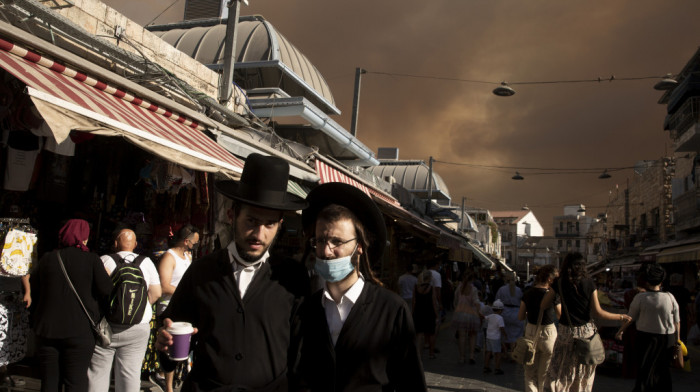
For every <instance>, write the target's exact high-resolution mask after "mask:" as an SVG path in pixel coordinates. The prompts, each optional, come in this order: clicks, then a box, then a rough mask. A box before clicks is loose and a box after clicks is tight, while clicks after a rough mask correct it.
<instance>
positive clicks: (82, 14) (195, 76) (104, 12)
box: [44, 0, 245, 114]
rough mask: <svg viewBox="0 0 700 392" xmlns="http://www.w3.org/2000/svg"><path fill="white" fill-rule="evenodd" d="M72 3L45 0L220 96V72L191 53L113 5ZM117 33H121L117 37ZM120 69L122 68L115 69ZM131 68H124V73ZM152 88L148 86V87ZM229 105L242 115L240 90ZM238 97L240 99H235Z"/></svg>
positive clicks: (102, 35) (81, 0)
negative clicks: (169, 42)
mask: <svg viewBox="0 0 700 392" xmlns="http://www.w3.org/2000/svg"><path fill="white" fill-rule="evenodd" d="M72 3H73V4H74V5H73V6H70V4H68V3H66V2H65V1H63V0H57V1H46V2H44V5H45V6H47V7H49V8H52V9H53V10H54V11H55V12H57V13H59V14H60V15H62V16H63V17H65V18H67V19H68V20H70V21H71V22H73V23H75V24H76V25H78V26H80V27H81V28H83V29H84V30H85V31H86V32H88V33H89V34H92V35H95V36H97V37H99V38H101V39H103V40H105V41H107V42H109V43H111V44H113V45H115V46H118V47H119V48H121V49H123V50H126V51H129V52H132V53H134V54H136V55H138V56H143V57H145V58H146V59H148V60H149V61H151V62H153V63H155V64H158V65H159V66H160V67H162V68H163V69H165V70H167V71H169V72H171V73H172V74H173V75H175V76H176V77H177V78H179V79H181V80H182V81H184V82H185V83H187V84H189V85H190V86H192V87H193V88H195V89H196V90H198V91H199V92H201V93H203V94H205V95H207V96H209V97H211V98H213V99H215V100H216V99H217V97H218V83H219V74H218V73H217V72H215V71H212V70H210V69H209V68H207V67H206V66H205V65H203V64H201V63H199V62H198V61H196V60H194V59H193V58H191V57H189V56H188V55H186V54H184V53H182V52H181V51H179V50H177V49H175V48H174V47H172V46H171V45H170V44H168V43H166V42H165V41H163V40H161V39H160V38H158V37H157V36H156V35H155V34H153V33H151V32H150V31H148V30H146V29H145V28H143V26H141V25H139V24H137V23H136V22H134V21H132V20H130V19H129V18H127V17H126V16H124V15H122V14H120V13H119V12H117V11H116V10H114V9H113V8H111V7H109V6H107V5H106V4H104V3H102V2H101V1H98V0H72ZM117 35H120V36H119V37H117ZM115 71H117V72H119V70H115ZM124 72H127V73H128V70H121V72H119V73H124ZM145 87H149V86H145ZM235 94H236V96H235V97H234V99H232V100H231V102H230V103H229V105H228V108H229V109H231V110H233V111H235V112H237V113H238V114H243V113H244V112H245V110H244V108H243V107H242V106H240V105H236V102H240V103H243V102H245V100H244V99H241V93H240V91H235ZM236 98H238V99H236Z"/></svg>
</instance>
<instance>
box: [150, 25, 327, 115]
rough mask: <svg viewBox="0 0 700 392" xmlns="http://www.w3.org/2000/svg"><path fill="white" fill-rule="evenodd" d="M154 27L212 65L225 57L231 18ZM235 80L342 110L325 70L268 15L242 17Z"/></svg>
mask: <svg viewBox="0 0 700 392" xmlns="http://www.w3.org/2000/svg"><path fill="white" fill-rule="evenodd" d="M148 29H149V30H150V31H151V32H153V33H154V34H156V35H157V36H159V37H160V38H161V39H163V40H164V41H165V42H167V43H169V44H171V45H173V46H174V47H175V48H177V49H179V50H180V51H182V52H183V53H185V54H187V55H189V56H191V57H192V58H194V59H195V60H197V61H199V62H200V63H202V64H205V65H207V66H208V67H210V68H212V69H221V68H222V67H223V63H224V59H223V55H224V38H225V37H226V20H225V19H219V18H216V19H203V20H192V21H185V22H179V23H173V24H168V25H160V26H149V27H148ZM234 72H235V73H234V81H235V82H236V83H237V84H238V85H240V86H241V87H242V88H244V89H246V90H248V91H249V93H250V91H251V90H254V89H280V90H282V91H283V92H284V93H286V95H287V96H292V97H304V98H306V99H308V100H309V101H310V102H312V103H313V104H314V105H316V106H317V107H319V108H321V109H322V110H323V111H324V112H325V113H327V114H340V110H339V109H338V108H336V107H335V100H334V99H333V95H332V94H331V90H330V87H329V86H328V83H326V80H325V79H324V78H323V75H321V73H320V72H319V71H318V69H316V67H315V66H314V65H313V64H312V63H311V61H309V59H308V58H307V57H306V56H304V54H303V53H301V52H300V51H299V50H298V49H297V48H296V47H295V46H294V45H292V44H291V43H290V42H289V41H288V40H287V39H286V38H285V37H284V36H283V35H282V34H280V33H279V32H278V31H277V30H276V29H275V28H274V27H273V26H272V24H271V23H270V22H268V21H266V20H265V19H264V18H263V17H262V16H259V15H255V16H242V17H240V18H239V22H238V25H237V36H236V53H235V65H234Z"/></svg>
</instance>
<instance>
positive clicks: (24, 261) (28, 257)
mask: <svg viewBox="0 0 700 392" xmlns="http://www.w3.org/2000/svg"><path fill="white" fill-rule="evenodd" d="M0 225H1V226H0V233H4V234H5V235H4V245H3V249H2V255H1V256H0V275H4V276H24V275H26V274H28V273H29V270H30V268H31V266H32V263H33V262H35V261H36V259H37V251H36V243H37V239H38V238H37V234H36V231H35V230H34V229H33V228H32V227H31V226H29V220H28V219H15V218H4V219H0Z"/></svg>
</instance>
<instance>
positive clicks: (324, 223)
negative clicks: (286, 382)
mask: <svg viewBox="0 0 700 392" xmlns="http://www.w3.org/2000/svg"><path fill="white" fill-rule="evenodd" d="M307 200H308V201H309V204H310V205H309V208H308V209H307V210H304V211H303V212H302V224H303V226H304V232H305V234H306V235H307V236H311V238H310V239H309V244H310V245H311V246H312V247H313V248H314V250H315V254H316V262H315V266H314V269H315V270H316V272H317V273H318V274H319V275H320V276H321V277H322V278H323V279H324V280H325V285H324V288H323V289H322V290H320V291H318V292H316V293H315V294H313V295H312V296H311V297H309V298H308V300H307V301H306V302H305V304H304V306H303V310H302V311H300V314H301V320H302V326H303V327H302V330H303V333H302V336H303V345H302V350H301V364H300V375H301V378H302V382H301V384H302V387H303V388H302V390H309V391H318V392H325V391H338V392H341V391H347V392H349V391H359V390H363V391H365V390H367V391H370V390H371V391H379V390H382V391H425V390H426V385H425V377H424V375H423V367H422V365H421V361H420V358H419V355H418V350H417V348H416V344H415V331H414V328H413V320H412V317H411V312H410V310H409V308H408V306H407V304H406V303H405V302H404V301H403V300H402V299H401V297H399V296H398V295H396V294H395V293H393V292H391V291H389V290H387V289H385V288H383V287H381V286H382V284H381V282H380V281H379V280H378V279H377V278H376V277H375V276H374V273H373V272H372V265H373V264H374V265H376V263H378V262H379V260H380V259H381V256H382V253H383V252H384V248H385V247H386V226H385V225H384V219H383V218H382V214H381V212H380V211H379V208H377V206H376V204H374V202H373V201H372V199H370V198H369V196H367V195H366V194H365V193H363V192H362V191H360V190H359V189H357V188H355V187H353V186H350V185H346V184H342V183H328V184H323V185H320V186H318V187H316V188H314V189H313V190H312V191H311V193H309V195H308V197H307Z"/></svg>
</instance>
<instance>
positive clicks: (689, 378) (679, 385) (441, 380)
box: [423, 324, 700, 392]
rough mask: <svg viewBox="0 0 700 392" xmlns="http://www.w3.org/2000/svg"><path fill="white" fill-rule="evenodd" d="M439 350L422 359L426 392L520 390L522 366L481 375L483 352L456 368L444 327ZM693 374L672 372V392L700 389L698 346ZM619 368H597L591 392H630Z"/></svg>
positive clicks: (630, 384) (453, 346) (448, 330)
mask: <svg viewBox="0 0 700 392" xmlns="http://www.w3.org/2000/svg"><path fill="white" fill-rule="evenodd" d="M436 346H437V347H438V349H439V350H440V353H439V354H436V356H437V358H435V359H428V357H427V354H426V355H424V356H423V358H424V359H423V364H424V368H425V379H426V383H427V385H428V390H429V391H434V392H443V391H489V392H506V391H522V390H523V378H524V377H523V368H522V366H520V365H518V364H515V363H510V362H507V361H503V363H502V365H501V367H502V369H503V371H504V372H505V374H503V375H500V376H498V375H494V374H484V373H483V372H482V370H483V364H484V359H483V351H482V352H481V353H479V355H477V357H476V364H474V365H469V364H466V363H465V364H458V363H457V358H458V352H457V340H456V339H455V338H454V329H452V328H451V327H450V326H449V325H448V324H446V325H444V326H443V328H442V329H441V331H440V333H439V334H438V339H437V345H436ZM689 351H690V355H691V356H692V358H693V359H691V362H692V363H691V365H693V366H692V373H687V372H683V371H681V370H678V369H673V370H672V371H671V374H672V377H673V391H674V392H686V391H687V392H691V391H692V392H697V390H698V385H700V346H695V347H689ZM619 374H620V369H619V368H607V367H605V366H599V367H598V369H597V370H596V376H595V382H594V383H593V391H594V392H608V391H619V392H625V391H630V390H632V388H633V387H634V380H632V379H623V378H621V377H620V376H619Z"/></svg>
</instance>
